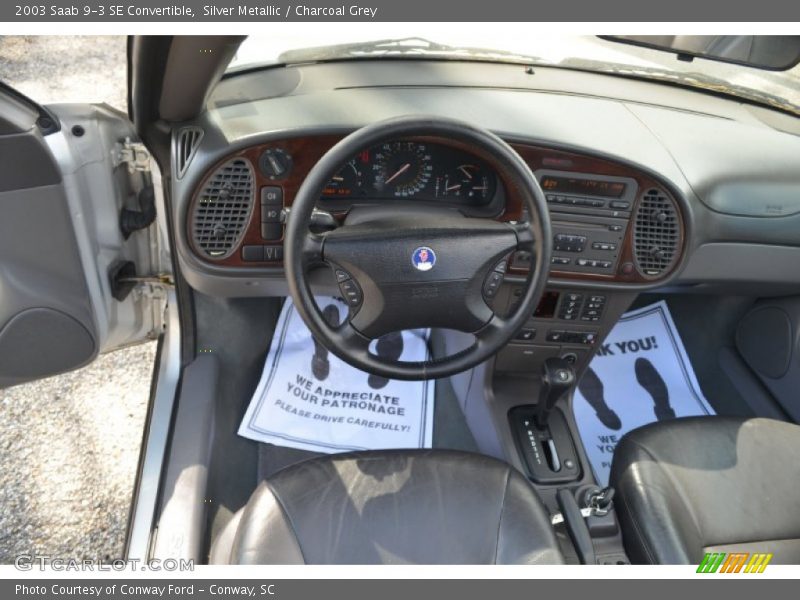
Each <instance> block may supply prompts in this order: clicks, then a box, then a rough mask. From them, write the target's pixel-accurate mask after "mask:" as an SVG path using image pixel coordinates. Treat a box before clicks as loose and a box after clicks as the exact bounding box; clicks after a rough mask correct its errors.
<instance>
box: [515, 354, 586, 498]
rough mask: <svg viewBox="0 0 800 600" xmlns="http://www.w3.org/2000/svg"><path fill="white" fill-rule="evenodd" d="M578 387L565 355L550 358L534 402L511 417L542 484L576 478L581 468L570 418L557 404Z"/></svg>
mask: <svg viewBox="0 0 800 600" xmlns="http://www.w3.org/2000/svg"><path fill="white" fill-rule="evenodd" d="M574 386H575V370H574V369H573V368H572V365H571V364H570V363H569V362H567V361H566V360H564V359H563V358H548V359H546V360H545V361H544V363H543V366H542V379H541V386H540V387H539V398H538V402H537V403H536V404H535V405H531V404H528V405H524V406H518V407H516V408H514V409H512V410H511V412H510V413H509V419H510V420H511V427H512V430H513V431H514V434H515V436H516V438H517V442H518V445H519V449H520V451H521V452H522V456H523V458H524V460H525V463H526V464H527V466H528V471H529V473H530V476H531V478H532V479H533V480H534V481H536V482H539V483H546V484H555V483H567V482H570V481H577V480H578V479H579V478H580V474H581V468H580V464H579V462H578V456H577V453H576V451H575V444H574V443H573V441H572V434H571V432H570V428H569V425H568V423H567V419H566V417H565V416H564V413H563V412H562V411H561V409H560V408H558V407H556V404H557V403H558V401H559V399H561V398H563V397H564V396H565V395H566V394H568V393H569V392H570V390H571V389H572V388H573V387H574Z"/></svg>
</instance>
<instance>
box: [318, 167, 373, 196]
mask: <svg viewBox="0 0 800 600" xmlns="http://www.w3.org/2000/svg"><path fill="white" fill-rule="evenodd" d="M363 184H364V177H363V174H362V172H361V169H360V168H359V165H358V163H357V162H356V159H353V160H351V161H350V162H348V163H347V164H346V165H345V166H344V167H342V168H341V169H339V172H338V173H336V175H334V176H333V177H332V178H331V180H330V181H329V182H328V185H326V186H325V189H323V190H322V195H323V196H326V197H329V198H347V197H350V196H354V195H356V194H357V193H358V192H359V190H361V188H362V186H363Z"/></svg>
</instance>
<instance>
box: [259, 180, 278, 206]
mask: <svg viewBox="0 0 800 600" xmlns="http://www.w3.org/2000/svg"><path fill="white" fill-rule="evenodd" d="M261 204H262V205H263V206H283V188H281V187H279V186H277V185H268V186H265V187H262V188H261Z"/></svg>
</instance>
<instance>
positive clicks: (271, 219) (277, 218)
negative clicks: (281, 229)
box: [261, 205, 281, 223]
mask: <svg viewBox="0 0 800 600" xmlns="http://www.w3.org/2000/svg"><path fill="white" fill-rule="evenodd" d="M261 222H262V223H280V222H281V208H280V207H279V206H269V205H262V206H261Z"/></svg>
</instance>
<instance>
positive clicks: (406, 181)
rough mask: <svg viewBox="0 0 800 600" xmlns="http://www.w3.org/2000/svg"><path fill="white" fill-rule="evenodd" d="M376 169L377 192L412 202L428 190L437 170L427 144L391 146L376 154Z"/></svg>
mask: <svg viewBox="0 0 800 600" xmlns="http://www.w3.org/2000/svg"><path fill="white" fill-rule="evenodd" d="M374 159H375V161H374V163H373V165H372V169H373V172H374V175H375V178H374V186H375V190H376V191H377V192H381V193H384V194H390V195H392V196H396V197H398V198H410V197H413V196H415V195H416V194H418V193H419V192H421V191H422V190H424V189H425V187H426V186H427V185H428V182H430V179H431V173H432V172H433V166H432V164H431V155H430V153H429V152H428V148H427V146H426V145H425V144H419V143H417V142H388V143H386V144H382V145H381V146H379V147H378V148H377V149H376V150H375V154H374Z"/></svg>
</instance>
